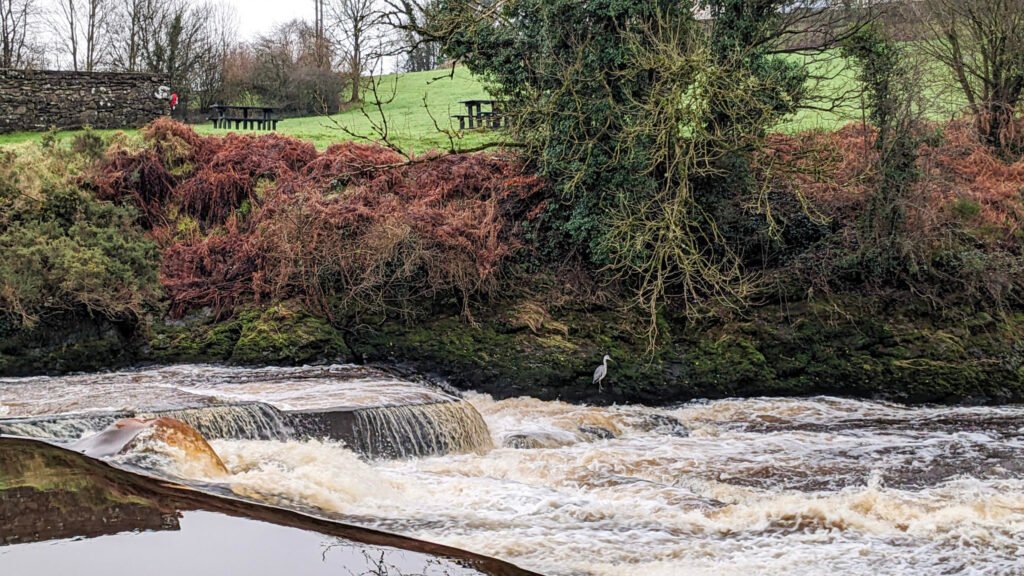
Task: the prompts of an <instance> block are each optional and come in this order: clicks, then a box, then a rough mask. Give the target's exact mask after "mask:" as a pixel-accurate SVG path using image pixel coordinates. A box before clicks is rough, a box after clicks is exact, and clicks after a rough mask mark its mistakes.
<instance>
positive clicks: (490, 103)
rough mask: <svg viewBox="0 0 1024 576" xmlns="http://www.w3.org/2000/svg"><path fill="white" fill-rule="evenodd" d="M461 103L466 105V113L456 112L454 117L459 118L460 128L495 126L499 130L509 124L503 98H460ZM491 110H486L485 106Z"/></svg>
mask: <svg viewBox="0 0 1024 576" xmlns="http://www.w3.org/2000/svg"><path fill="white" fill-rule="evenodd" d="M459 103H460V104H464V105H465V106H466V113H465V114H455V115H453V116H452V118H457V119H458V120H459V130H465V129H466V125H467V124H468V125H469V129H470V130H472V129H474V128H493V129H495V130H499V129H501V128H503V127H507V126H508V117H507V116H505V114H504V111H503V110H502V109H501V107H502V102H501V100H460V101H459ZM485 106H486V107H488V108H489V110H484V107H485Z"/></svg>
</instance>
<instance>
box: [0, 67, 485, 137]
mask: <svg viewBox="0 0 1024 576" xmlns="http://www.w3.org/2000/svg"><path fill="white" fill-rule="evenodd" d="M378 95H379V97H380V99H381V101H383V102H385V104H384V106H383V111H384V117H383V118H384V119H386V121H387V127H388V137H389V139H390V140H391V141H392V142H393V143H395V144H396V145H398V146H399V147H401V148H402V149H404V150H406V151H409V152H413V153H422V152H424V151H426V150H429V149H433V148H442V149H447V148H448V147H449V146H450V142H449V140H448V137H447V136H446V135H444V134H442V133H439V132H438V130H437V128H436V127H435V126H434V120H436V121H437V123H438V125H440V126H441V128H444V129H448V128H450V125H449V121H450V119H451V118H450V117H451V115H452V114H464V113H465V107H464V106H463V105H462V104H459V101H460V100H467V99H475V98H486V97H487V91H486V90H485V89H484V88H483V86H482V85H481V84H480V82H478V81H477V80H476V79H475V78H473V76H472V75H471V74H470V73H469V71H467V70H466V69H465V68H458V69H456V70H455V74H454V75H451V74H449V73H447V72H443V71H436V72H417V73H411V74H401V75H393V76H385V77H383V78H381V79H380V81H379V83H378ZM364 98H365V99H366V100H367V101H368V102H369V101H372V100H374V98H373V94H372V92H367V93H366V94H365V95H364ZM424 99H426V105H427V108H426V109H425V108H424ZM427 110H429V113H428V112H427ZM431 115H432V116H433V118H434V119H431ZM375 124H376V125H377V126H381V125H383V122H382V117H381V110H378V109H377V108H376V107H375V106H373V105H371V104H367V105H365V106H364V107H362V108H353V109H351V110H348V111H346V112H343V113H341V114H336V115H334V116H331V117H329V118H328V117H324V116H313V117H307V118H289V119H286V120H283V121H281V122H280V123H279V124H278V132H279V133H281V134H285V135H288V136H295V137H297V138H302V139H305V140H309V141H311V142H313V143H314V144H315V145H316V146H317V147H318V148H326V147H327V146H330V145H331V144H333V143H335V142H339V141H342V140H352V139H353V138H354V137H353V136H351V135H349V134H346V133H345V130H344V129H347V130H348V131H350V132H352V133H354V134H358V135H360V136H366V137H369V138H376V137H378V134H377V133H376V132H375V130H374V125H375ZM455 128H456V129H457V128H458V122H457V121H456V122H455ZM196 129H197V131H199V132H200V133H202V134H227V133H228V130H214V128H213V126H212V125H211V124H209V123H204V124H200V125H198V126H196ZM77 132H78V131H63V132H60V133H58V135H57V137H58V138H59V139H62V140H63V139H66V138H69V137H71V136H73V135H74V134H76V133H77ZM98 132H99V133H101V134H104V135H107V134H112V133H114V132H116V131H115V130H100V131H98ZM129 132H131V131H129ZM40 136H41V134H40V133H38V132H19V133H15V134H2V135H0V146H3V145H12V144H21V143H25V142H33V141H37V140H39V138H40ZM494 137H495V134H494V133H487V132H466V133H465V134H463V135H462V138H459V139H457V140H456V141H455V145H456V147H457V148H460V149H465V148H471V147H474V146H478V145H480V144H483V143H485V142H487V141H488V140H489V139H493V138H494Z"/></svg>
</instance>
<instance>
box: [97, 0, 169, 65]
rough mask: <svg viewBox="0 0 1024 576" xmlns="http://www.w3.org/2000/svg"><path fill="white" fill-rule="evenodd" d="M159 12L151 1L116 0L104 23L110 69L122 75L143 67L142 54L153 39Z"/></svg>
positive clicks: (155, 4)
mask: <svg viewBox="0 0 1024 576" xmlns="http://www.w3.org/2000/svg"><path fill="white" fill-rule="evenodd" d="M161 10H162V8H161V6H160V5H158V4H157V3H156V2H155V1H154V0H117V4H116V5H115V6H114V7H113V14H112V16H111V17H110V18H109V19H108V20H107V28H108V30H107V36H108V38H109V39H110V63H111V66H112V67H113V68H114V69H115V70H118V71H122V72H138V71H140V70H142V69H143V68H144V67H145V66H144V63H143V58H142V54H143V51H144V46H146V45H147V44H148V43H149V42H150V41H151V39H152V38H153V37H154V36H155V34H156V32H155V28H156V25H157V23H158V22H159V21H160V20H161V19H160V18H159V17H158V12H160V11H161Z"/></svg>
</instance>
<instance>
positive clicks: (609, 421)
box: [0, 366, 1024, 576]
mask: <svg viewBox="0 0 1024 576" xmlns="http://www.w3.org/2000/svg"><path fill="white" fill-rule="evenodd" d="M448 400H451V397H450V392H446V391H444V390H437V389H433V388H430V387H428V386H425V385H421V384H417V383H414V382H407V381H404V380H402V379H400V378H397V377H394V376H391V375H388V374H387V373H385V372H377V371H374V370H370V369H366V368H358V367H353V366H334V367H328V368H290V369H263V370H246V369H239V368H216V367H208V366H177V367H170V368H163V369H154V370H147V371H141V372H125V373H115V374H103V375H90V376H69V377H63V378H32V379H6V380H0V418H8V419H11V418H15V419H17V418H24V417H38V416H43V415H54V414H77V415H78V419H77V421H76V422H77V423H76V424H75V426H68V427H66V428H64V429H65V430H68V431H70V432H67V433H66V434H65V435H74V436H76V437H81V436H88V435H90V434H92V433H95V432H97V431H99V430H100V429H102V427H104V426H105V425H106V424H107V423H108V422H107V421H106V420H104V419H103V418H99V416H100V415H103V414H107V413H112V412H117V411H124V410H127V411H131V412H146V413H149V412H152V413H156V412H160V411H169V410H181V409H184V408H191V409H197V410H205V409H207V408H208V407H210V406H219V405H222V404H224V403H237V402H254V401H255V402H261V403H265V404H267V405H270V406H272V407H274V408H275V409H277V410H281V411H285V412H300V411H302V412H308V411H317V410H322V409H326V408H337V407H346V408H351V409H357V410H358V409H366V408H370V407H385V408H384V409H382V410H378V409H377V408H374V409H375V410H378V411H377V412H373V414H374V416H373V419H371V418H368V417H367V418H364V419H363V420H358V422H364V424H363V425H365V426H370V427H382V428H384V427H390V428H388V430H389V433H401V432H402V430H400V429H401V428H402V427H403V426H405V427H417V426H420V424H417V423H418V422H422V421H425V420H426V419H430V420H437V421H438V423H437V424H436V428H437V431H436V432H435V433H434V434H435V435H440V437H443V438H442V439H443V440H444V442H441V443H440V444H438V443H437V442H438V441H436V439H435V440H432V441H431V442H434V443H433V444H431V443H430V442H427V441H424V442H425V445H426V444H429V446H426V448H422V449H421V452H423V453H425V454H426V455H421V456H409V455H408V454H406V457H404V458H382V457H368V456H366V455H365V453H364V454H359V453H357V451H354V450H352V449H350V448H349V445H346V444H345V443H343V442H341V441H334V440H326V439H323V438H316V437H311V436H310V435H308V434H307V435H297V434H294V433H292V434H288V433H284V432H282V433H281V434H266V433H264V434H252V435H249V436H248V437H246V438H241V437H221V438H212V439H211V445H212V447H213V448H214V450H215V451H216V452H217V454H218V455H219V456H220V457H221V458H222V459H223V461H224V463H225V464H226V465H227V468H228V470H229V472H230V474H229V476H228V477H226V478H204V477H202V476H201V475H197V474H196V473H195V472H191V471H190V470H189V468H188V467H182V466H180V465H179V464H176V463H175V462H172V461H166V462H161V461H153V460H148V461H145V462H142V463H141V464H140V462H139V461H137V460H136V461H125V462H123V464H125V465H135V466H137V465H144V466H148V467H151V468H152V469H153V471H154V472H156V473H160V474H164V475H167V476H169V477H175V478H180V479H183V480H184V481H186V482H188V483H192V484H194V485H195V486H197V487H199V488H200V489H203V487H208V486H211V485H217V486H221V487H223V488H224V489H226V490H230V491H231V492H233V493H235V494H237V495H239V496H242V497H245V498H249V499H253V500H257V501H262V502H267V503H272V504H275V505H283V506H286V507H293V508H296V509H300V510H314V511H316V512H317V513H319V514H322V515H325V516H329V517H334V518H341V519H344V520H346V521H348V522H352V523H355V524H359V525H363V526H368V527H373V528H378V529H382V530H386V531H389V532H394V533H399V534H402V535H407V536H412V537H416V538H420V539H423V540H427V541H433V542H438V543H442V544H446V545H450V546H454V547H457V548H461V549H465V550H469V551H472V552H476V553H480V554H485V555H488V556H493V557H497V558H500V559H504V560H508V561H511V562H514V563H515V564H517V565H519V566H521V567H523V568H526V569H530V570H535V571H537V572H541V573H544V574H550V575H554V576H558V575H583V574H587V575H616V576H618V575H632V574H636V575H651V576H658V575H676V574H679V575H684V574H685V575H689V574H696V575H700V574H715V575H716V576H722V575H729V574H737V575H741V574H742V575H748V574H770V575H774V574H779V575H782V574H785V575H787V576H788V575H791V574H831V575H851V576H853V575H871V576H875V575H878V574H907V575H915V576H917V575H940V574H978V575H1020V574H1024V407H1021V406H1010V407H996V408H991V407H913V408H910V407H903V406H898V405H894V404H888V403H881V402H867V401H857V400H845V399H836V398H809V399H742V400H724V401H715V402H694V403H690V404H686V405H682V406H677V407H671V408H650V407H645V406H615V407H584V406H574V405H570V404H564V403H559V402H543V401H539V400H534V399H530V398H515V399H507V400H494V399H492V398H491V397H489V396H486V395H481V394H473V393H467V394H465V395H464V396H463V398H462V400H461V401H459V402H451V404H453V405H456V404H457V405H459V406H460V408H459V410H457V411H455V410H451V409H447V408H446V409H445V410H437V409H434V408H432V409H431V411H422V410H421V411H417V412H415V413H413V412H411V411H410V410H408V409H407V408H406V407H408V406H418V405H428V406H434V405H435V403H436V402H447V401H448ZM442 405H443V406H447V405H448V403H444V404H442ZM403 410H405V411H404V412H403ZM417 410H418V409H417ZM477 414H478V415H479V418H480V419H482V424H481V422H478V420H477V418H478V416H477ZM382 415H386V418H385V417H384V416H382ZM92 416H95V418H93V420H94V421H95V425H89V424H88V422H90V418H91V417H92ZM286 416H287V414H286ZM381 418H383V419H384V420H387V422H386V423H383V422H377V421H376V420H374V419H381ZM16 422H21V423H20V424H17V426H22V428H19V429H13V428H12V427H11V426H14V425H10V426H8V428H7V429H6V430H4V428H3V425H2V424H3V423H2V422H0V431H6V432H7V433H18V432H19V430H20V431H21V433H23V434H24V433H32V434H36V435H41V434H43V433H44V432H33V430H36V429H35V428H31V427H29V425H28V424H26V423H25V422H26V421H16ZM83 422H84V423H85V424H83ZM252 426H264V427H266V426H267V425H266V424H253V425H252ZM217 429H220V428H217ZM39 430H42V428H39ZM46 430H50V432H46V433H50V434H53V430H54V428H53V427H50V428H47V429H46ZM200 430H203V428H200ZM413 433H414V434H415V433H417V432H416V431H415V430H414V431H413ZM225 436H227V435H225ZM235 436H238V435H237V434H236V435H235ZM242 436H245V435H244V434H243V435H242ZM481 436H483V437H481ZM257 438H259V439H257ZM67 439H68V440H74V439H75V438H67ZM435 444H436V445H437V446H441V447H442V448H444V449H443V450H441V449H438V451H439V452H440V453H437V454H431V453H429V452H430V451H431V450H433V449H434V448H431V446H435ZM117 460H118V457H116V456H115V457H113V458H112V461H114V462H115V463H117Z"/></svg>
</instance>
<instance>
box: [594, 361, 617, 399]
mask: <svg viewBox="0 0 1024 576" xmlns="http://www.w3.org/2000/svg"><path fill="white" fill-rule="evenodd" d="M609 360H612V357H611V356H609V355H607V354H605V355H604V362H603V363H602V364H601V365H600V366H598V367H597V370H594V384H597V391H598V392H603V391H604V389H603V388H602V387H601V380H604V377H605V376H607V375H608V361H609ZM612 362H614V360H612Z"/></svg>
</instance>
